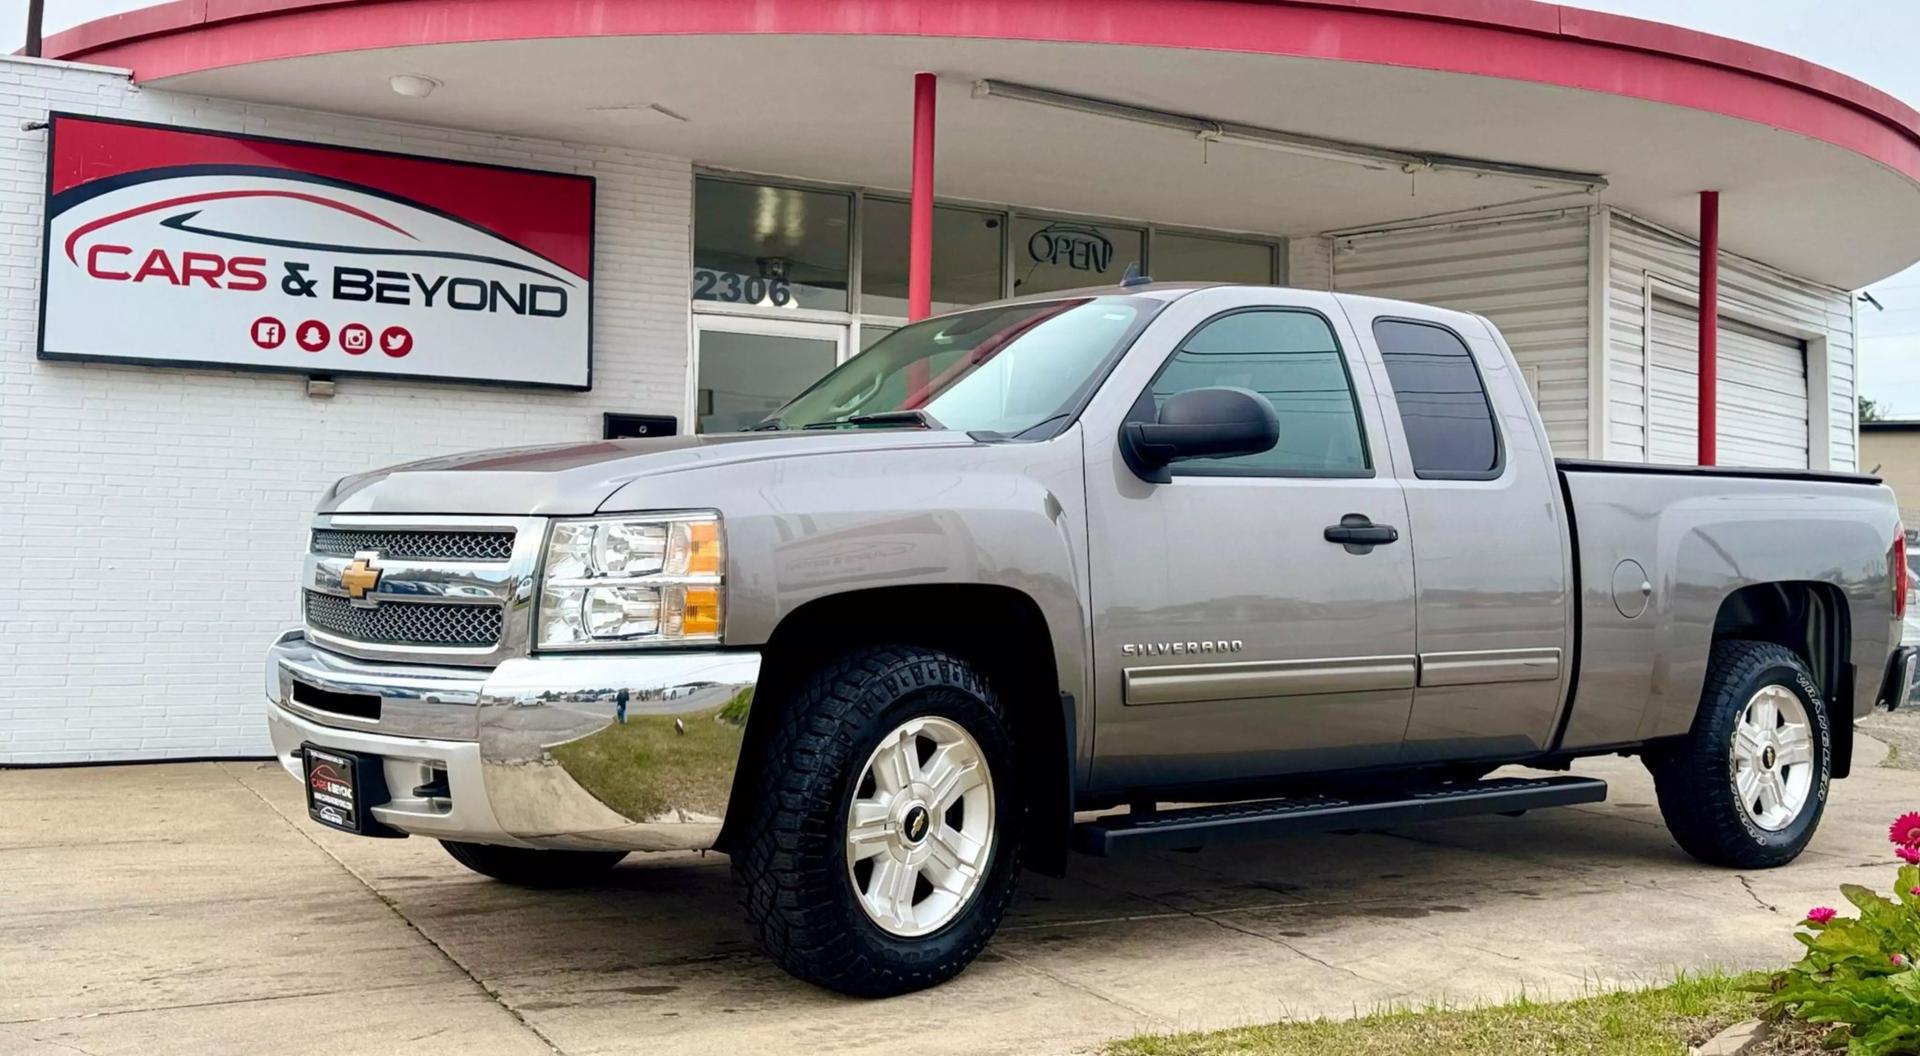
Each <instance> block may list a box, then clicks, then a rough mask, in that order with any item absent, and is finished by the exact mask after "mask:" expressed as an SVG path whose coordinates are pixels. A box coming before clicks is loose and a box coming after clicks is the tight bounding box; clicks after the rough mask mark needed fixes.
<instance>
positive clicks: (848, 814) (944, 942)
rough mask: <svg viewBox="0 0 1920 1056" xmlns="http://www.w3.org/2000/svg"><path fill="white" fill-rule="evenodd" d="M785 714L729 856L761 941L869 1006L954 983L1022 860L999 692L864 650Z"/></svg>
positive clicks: (952, 662) (922, 663)
mask: <svg viewBox="0 0 1920 1056" xmlns="http://www.w3.org/2000/svg"><path fill="white" fill-rule="evenodd" d="M781 704H782V706H781V708H780V711H779V712H778V713H777V718H776V721H777V722H778V723H779V726H778V727H777V728H776V729H775V730H774V731H772V736H771V737H770V738H769V739H768V742H767V747H766V751H765V754H764V755H763V756H762V757H761V758H760V759H759V761H758V763H757V768H756V770H755V771H754V772H753V773H754V780H755V785H754V792H753V796H754V798H753V800H752V802H751V803H750V804H748V809H749V810H750V811H751V812H752V815H751V818H750V819H749V824H748V826H747V831H746V833H745V836H744V838H743V839H742V841H741V844H740V846H739V847H738V848H737V849H736V850H735V852H734V854H733V859H732V862H733V874H734V881H735V884H736V886H737V887H738V889H739V892H740V899H741V902H742V904H743V905H744V906H745V908H746V912H747V919H748V922H749V924H750V925H751V926H752V928H753V934H754V939H755V941H756V942H757V943H758V944H759V945H760V947H761V948H762V949H763V950H765V951H766V952H767V954H768V955H770V956H771V957H772V958H773V959H774V960H775V961H777V962H779V964H780V966H781V967H783V968H785V969H786V970H787V971H788V972H790V973H792V974H793V975H795V976H797V977H799V978H800V979H803V980H806V981H808V982H811V983H815V984H817V985H820V986H824V987H827V988H829V989H832V990H838V991H840V992H842V993H847V994H855V995H859V996H867V997H881V996H887V995H892V994H900V993H906V992H908V991H911V990H918V989H921V988H922V987H927V986H932V985H934V984H936V983H940V982H944V981H945V980H947V979H950V978H952V977H953V976H954V975H957V974H959V972H960V971H961V970H962V969H964V968H965V967H966V966H967V965H968V964H969V963H970V962H971V961H972V960H973V959H974V957H976V956H978V955H979V953H980V950H981V949H982V948H983V947H984V946H985V945H986V943H987V940H988V939H989V938H990V937H991V936H992V935H993V932H994V929H995V928H996V927H997V926H998V925H999V923H1000V918H1001V916H1002V915H1003V914H1004V913H1005V912H1006V909H1007V903H1008V902H1009V901H1010V900H1011V899H1012V897H1013V882H1014V876H1015V874H1016V873H1017V872H1018V870H1019V864H1020V862H1019V859H1020V846H1019V833H1020V832H1021V830H1022V824H1021V822H1022V820H1023V819H1022V817H1021V814H1020V811H1021V806H1020V803H1021V800H1020V797H1019V790H1018V788H1017V787H1016V785H1015V781H1016V779H1017V775H1016V773H1015V770H1014V766H1013V758H1014V754H1013V746H1012V742H1011V739H1010V736H1009V734H1008V724H1007V719H1006V715H1005V712H1004V711H1003V710H1002V706H1001V704H1000V701H999V699H998V698H997V697H996V696H995V695H994V693H993V690H992V688H991V687H990V686H989V685H988V683H987V681H986V679H985V678H983V677H982V676H981V675H980V673H979V671H977V670H976V669H975V668H974V667H973V666H972V665H971V664H969V663H968V662H966V661H965V660H963V659H960V658H958V657H955V656H953V655H951V654H948V653H944V652H941V651H939V650H934V649H923V648H912V647H901V646H883V647H869V648H862V649H857V650H854V651H851V652H849V653H847V654H845V655H843V656H841V657H839V658H837V659H835V660H832V661H830V662H829V663H827V664H826V665H825V666H824V667H822V668H821V669H820V670H819V671H817V672H815V673H814V674H813V676H812V677H810V678H808V679H807V680H806V681H805V682H804V683H803V684H802V685H801V687H800V689H799V691H798V692H797V693H796V694H795V695H794V696H793V697H792V698H791V699H789V700H786V701H783V702H781Z"/></svg>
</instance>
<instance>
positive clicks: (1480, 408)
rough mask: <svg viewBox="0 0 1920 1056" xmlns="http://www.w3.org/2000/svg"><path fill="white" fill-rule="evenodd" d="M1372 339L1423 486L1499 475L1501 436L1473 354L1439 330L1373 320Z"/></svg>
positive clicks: (1418, 324)
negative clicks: (1424, 484)
mask: <svg viewBox="0 0 1920 1056" xmlns="http://www.w3.org/2000/svg"><path fill="white" fill-rule="evenodd" d="M1373 340H1374V343H1375V344H1376V345H1378V346H1379V348H1380V356H1381V358H1382V359H1383V360H1385V362H1386V367H1387V378H1388V380H1389V382H1390V383H1391V384H1392V385H1393V398H1394V402H1395V403H1396V404H1398V405H1399V410H1400V426H1401V430H1402V431H1403V432H1404V433H1405V434H1406V437H1407V454H1408V457H1409V460H1410V461H1411V462H1412V463H1413V471H1414V475H1415V476H1417V477H1420V478H1422V479H1426V480H1491V479H1493V478H1495V477H1498V476H1499V475H1500V471H1501V468H1502V466H1501V462H1502V451H1501V445H1500V432H1499V430H1498V429H1497V428H1495V426H1494V424H1493V405H1492V403H1491V402H1490V401H1489V400H1488V398H1487V388H1486V384H1485V382H1484V381H1483V380H1482V379H1481V377H1480V369H1479V367H1478V366H1476V365H1475V364H1474V361H1473V353H1472V352H1471V351H1470V350H1469V349H1468V348H1467V343H1466V342H1465V341H1462V340H1461V339H1460V335H1458V334H1456V333H1454V332H1453V331H1452V330H1449V329H1447V328H1446V327H1444V326H1441V325H1440V324H1438V323H1428V322H1420V321H1415V320H1411V319H1376V320H1374V323H1373Z"/></svg>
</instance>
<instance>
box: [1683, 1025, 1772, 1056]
mask: <svg viewBox="0 0 1920 1056" xmlns="http://www.w3.org/2000/svg"><path fill="white" fill-rule="evenodd" d="M1766 1039H1767V1025H1766V1024H1765V1023H1762V1022H1761V1021H1759V1020H1757V1019H1749V1020H1747V1021H1746V1022H1744V1023H1735V1024H1734V1025H1733V1026H1731V1027H1728V1028H1727V1029H1725V1030H1723V1031H1721V1032H1720V1033H1718V1034H1715V1035H1714V1036H1713V1037H1711V1038H1708V1039H1707V1040H1706V1041H1705V1042H1703V1043H1702V1044H1699V1045H1696V1046H1694V1047H1693V1048H1692V1049H1691V1050H1690V1052H1691V1053H1692V1056H1741V1054H1742V1053H1744V1052H1746V1051H1747V1050H1749V1049H1751V1048H1753V1047H1754V1046H1755V1045H1758V1044H1760V1043H1761V1042H1763V1041H1765V1040H1766Z"/></svg>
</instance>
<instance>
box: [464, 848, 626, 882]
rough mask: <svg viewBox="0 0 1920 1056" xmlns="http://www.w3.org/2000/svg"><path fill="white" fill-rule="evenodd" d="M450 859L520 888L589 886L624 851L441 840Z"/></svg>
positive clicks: (599, 877)
mask: <svg viewBox="0 0 1920 1056" xmlns="http://www.w3.org/2000/svg"><path fill="white" fill-rule="evenodd" d="M440 846H442V847H445V848H446V849H447V853H448V854H450V855H452V856H453V860H454V861H456V862H459V863H460V864H461V865H464V866H466V867H467V868H469V869H471V870H473V871H474V872H476V873H479V874H480V875H481V876H490V877H492V878H493V879H495V880H500V881H503V882H505V883H509V884H517V885H519V886H520V887H578V886H580V885H582V884H591V883H594V882H595V881H597V880H600V879H601V878H603V877H605V876H606V875H607V871H608V870H610V869H612V868H613V867H614V866H616V865H618V864H620V859H622V858H625V857H626V856H627V852H625V851H544V850H535V849H533V848H529V847H500V846H496V845H494V844H490V843H460V842H458V841H455V840H441V841H440Z"/></svg>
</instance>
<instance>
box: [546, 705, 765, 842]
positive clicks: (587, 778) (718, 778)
mask: <svg viewBox="0 0 1920 1056" xmlns="http://www.w3.org/2000/svg"><path fill="white" fill-rule="evenodd" d="M752 694H753V691H752V690H750V689H746V690H741V691H740V692H739V693H737V694H735V695H734V697H733V699H732V700H729V701H728V702H727V703H726V704H723V705H721V706H720V707H718V708H714V709H712V710H709V711H705V712H699V713H695V714H689V715H683V716H680V721H679V723H678V724H677V725H676V723H675V721H674V719H673V718H672V717H670V716H661V715H642V714H629V715H628V716H627V721H626V722H624V723H615V724H613V725H611V726H608V727H607V728H606V729H604V730H601V731H600V732H598V733H595V734H593V735H592V736H589V737H582V738H580V739H579V740H577V741H570V742H568V743H566V744H562V745H556V746H555V747H553V748H552V749H550V752H551V754H552V755H553V758H554V760H555V761H556V762H558V763H559V764H560V765H561V766H563V767H565V768H566V770H567V773H569V774H571V775H572V776H573V779H574V780H575V781H578V782H579V783H580V785H581V787H583V788H585V789H587V791H589V792H591V793H593V796H594V798H595V799H598V800H599V801H600V802H602V803H605V804H606V805H607V806H609V807H612V808H613V809H614V810H616V811H619V812H620V813H621V814H623V815H625V816H626V817H629V818H632V819H634V820H643V819H646V818H652V817H656V816H658V815H660V814H661V813H662V812H664V811H666V810H668V809H669V808H679V809H681V810H691V811H695V812H698V813H701V814H710V815H713V816H716V817H717V816H719V815H721V814H723V813H725V808H726V804H727V797H728V795H729V794H730V793H731V792H732V791H733V770H734V764H735V762H736V761H737V760H738V759H739V758H740V742H741V740H742V738H743V737H744V735H745V726H746V712H747V708H748V707H749V705H750V702H751V700H752Z"/></svg>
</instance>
